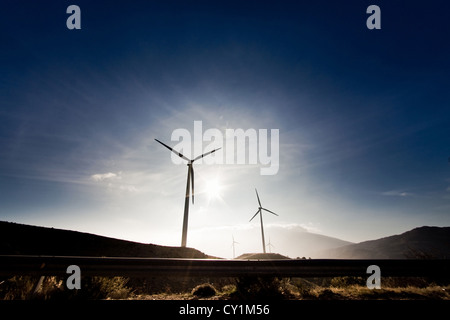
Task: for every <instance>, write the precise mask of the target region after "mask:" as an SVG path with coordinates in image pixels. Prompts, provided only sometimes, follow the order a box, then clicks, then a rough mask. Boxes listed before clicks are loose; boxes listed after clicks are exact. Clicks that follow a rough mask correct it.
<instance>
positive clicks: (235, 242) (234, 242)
mask: <svg viewBox="0 0 450 320" xmlns="http://www.w3.org/2000/svg"><path fill="white" fill-rule="evenodd" d="M231 237H232V238H233V243H232V244H231V246H232V247H233V259H234V258H236V253H235V251H234V244H239V242H237V241H234V236H231Z"/></svg>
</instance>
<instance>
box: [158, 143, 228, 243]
mask: <svg viewBox="0 0 450 320" xmlns="http://www.w3.org/2000/svg"><path fill="white" fill-rule="evenodd" d="M155 140H156V141H157V142H159V143H161V144H162V145H163V146H164V147H166V148H167V149H169V150H170V151H172V152H173V153H175V154H176V155H178V156H179V157H180V158H183V159H184V160H186V161H187V162H188V163H187V166H188V176H187V184H186V197H185V201H184V217H183V233H182V236H181V246H182V247H186V239H187V227H188V216H189V196H190V195H191V192H190V185H192V204H194V167H193V163H194V161H196V160H198V159H201V158H203V157H205V156H207V155H209V154H211V153H214V152H216V151H217V150H219V149H220V148H218V149H214V150H212V151H208V152H206V153H204V154H202V155H200V156H198V157H196V158H194V159H189V158H187V157H185V156H184V155H183V154H182V153H181V152H178V151H176V150H173V149H172V148H171V147H169V146H168V145H167V144H164V143H162V142H161V141H159V140H158V139H155ZM191 178H192V180H191Z"/></svg>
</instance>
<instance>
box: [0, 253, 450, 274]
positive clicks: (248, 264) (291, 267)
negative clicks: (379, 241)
mask: <svg viewBox="0 0 450 320" xmlns="http://www.w3.org/2000/svg"><path fill="white" fill-rule="evenodd" d="M70 265H77V266H78V267H80V269H81V274H82V275H85V276H127V277H146V276H173V277H198V276H202V277H241V276H278V277H336V276H361V277H367V273H366V272H367V267H368V266H370V265H377V266H378V267H379V268H380V270H381V276H383V277H386V276H401V277H407V276H408V277H449V274H450V260H382V259H381V260H380V259H374V260H340V259H311V260H221V259H163V258H122V257H78V256H26V255H8V256H6V255H3V256H2V255H0V276H3V277H4V276H13V275H36V276H51V275H53V276H67V273H66V271H67V267H68V266H70Z"/></svg>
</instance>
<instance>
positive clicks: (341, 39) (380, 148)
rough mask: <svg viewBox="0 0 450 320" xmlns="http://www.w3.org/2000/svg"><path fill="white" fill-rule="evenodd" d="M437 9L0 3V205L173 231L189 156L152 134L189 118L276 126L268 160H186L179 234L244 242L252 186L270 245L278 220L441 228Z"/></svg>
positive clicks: (160, 240)
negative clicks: (269, 163)
mask: <svg viewBox="0 0 450 320" xmlns="http://www.w3.org/2000/svg"><path fill="white" fill-rule="evenodd" d="M372 2H373V3H372ZM71 4H77V5H78V6H79V7H80V9H81V30H68V29H67V28H66V19H67V18H68V17H69V15H68V14H66V8H67V7H68V6H69V5H71ZM371 4H377V5H379V6H380V8H381V27H382V28H381V30H368V29H367V28H366V19H367V18H368V16H369V15H368V14H366V8H367V7H368V6H369V5H371ZM448 9H449V7H448V4H447V3H446V1H426V2H423V1H403V2H402V1H394V2H393V1H375V2H374V1H339V2H328V1H314V4H312V3H303V2H300V1H298V2H296V1H286V2H275V1H267V2H262V1H239V2H234V1H214V2H211V1H204V2H203V1H115V2H106V1H99V2H96V3H95V4H92V3H91V2H90V1H76V2H73V3H72V2H68V1H39V2H36V1H25V2H20V4H18V3H16V2H15V1H3V2H2V4H1V10H0V44H1V51H0V70H1V75H2V77H1V80H0V97H1V101H0V121H1V126H0V220H6V221H14V222H21V223H29V224H36V225H43V226H53V227H59V228H64V229H71V230H78V231H86V232H91V233H96V234H102V235H107V236H114V237H118V238H123V239H129V240H135V241H141V242H145V243H156V244H162V245H179V243H180V239H181V225H182V214H183V205H184V192H185V183H186V174H187V170H186V167H185V166H184V165H175V164H173V163H172V162H171V158H170V152H169V151H168V150H167V149H165V148H163V147H162V146H160V145H159V144H158V143H156V142H155V141H154V139H155V138H157V139H160V140H162V141H164V142H165V143H167V144H169V145H172V146H174V145H176V144H177V142H176V141H170V138H171V134H172V132H173V131H174V130H175V129H177V128H185V129H187V130H193V127H194V121H202V124H203V128H204V129H205V130H206V129H207V128H217V129H219V130H225V128H235V129H237V128H242V129H244V130H246V129H249V128H254V129H268V130H270V129H279V132H280V136H279V143H280V167H279V171H278V173H277V174H276V175H273V176H262V175H260V174H259V172H260V170H259V169H260V168H259V165H206V164H199V165H196V166H195V169H196V172H195V173H196V185H195V188H196V203H195V205H194V206H192V207H191V209H190V221H189V233H188V246H192V247H196V248H198V249H200V250H202V251H205V252H207V253H209V254H215V255H218V256H230V255H231V252H232V251H231V248H230V246H231V237H232V235H234V237H235V239H236V241H239V242H240V247H239V248H237V252H238V253H239V252H240V253H243V252H256V251H259V250H260V249H261V248H260V246H261V245H260V238H259V234H258V232H259V229H258V228H259V225H258V221H257V220H256V219H255V220H253V221H252V222H251V223H249V222H248V220H249V219H250V218H251V216H252V215H253V214H254V213H255V211H256V209H257V200H256V197H255V193H254V188H255V187H256V188H258V191H259V193H260V196H261V200H262V202H263V205H264V206H266V207H267V208H268V209H270V210H273V211H275V212H277V213H278V214H279V217H274V216H271V215H268V216H264V219H265V223H266V233H267V234H268V235H270V234H271V242H272V243H273V244H274V245H275V246H276V244H277V235H278V234H281V233H282V232H283V231H285V230H287V229H289V230H292V229H294V230H297V231H298V232H302V231H304V230H308V231H311V232H317V233H321V234H325V235H329V236H333V237H337V238H341V239H344V240H348V241H354V242H358V241H363V240H368V239H374V238H379V237H383V236H388V235H391V234H395V233H401V232H404V231H407V230H409V229H411V228H414V227H418V226H422V225H437V226H448V225H450V164H449V162H448V158H449V157H450V107H449V103H450V97H449V90H448V87H449V80H448V78H449V74H450V59H448V57H449V56H450V42H449V41H448V40H447V38H448V34H449V31H450V27H449V24H448ZM205 151H207V150H205ZM211 190H215V191H211ZM277 250H278V251H280V252H281V253H283V252H288V253H289V254H292V255H293V254H294V253H293V252H295V241H293V243H292V248H278V247H277ZM298 255H301V252H300V253H298Z"/></svg>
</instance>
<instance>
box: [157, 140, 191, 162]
mask: <svg viewBox="0 0 450 320" xmlns="http://www.w3.org/2000/svg"><path fill="white" fill-rule="evenodd" d="M155 140H156V141H157V142H159V143H161V144H162V145H163V146H164V147H166V148H167V149H169V150H170V151H172V152H173V153H175V154H176V155H178V156H179V157H180V158H183V159H184V160H187V161H190V160H189V159H188V158H187V157H185V156H184V155H183V154H182V153H181V152H178V151H176V150H173V149H172V148H171V147H169V146H168V145H167V144H165V143H163V142H161V141H159V140H158V139H155Z"/></svg>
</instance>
